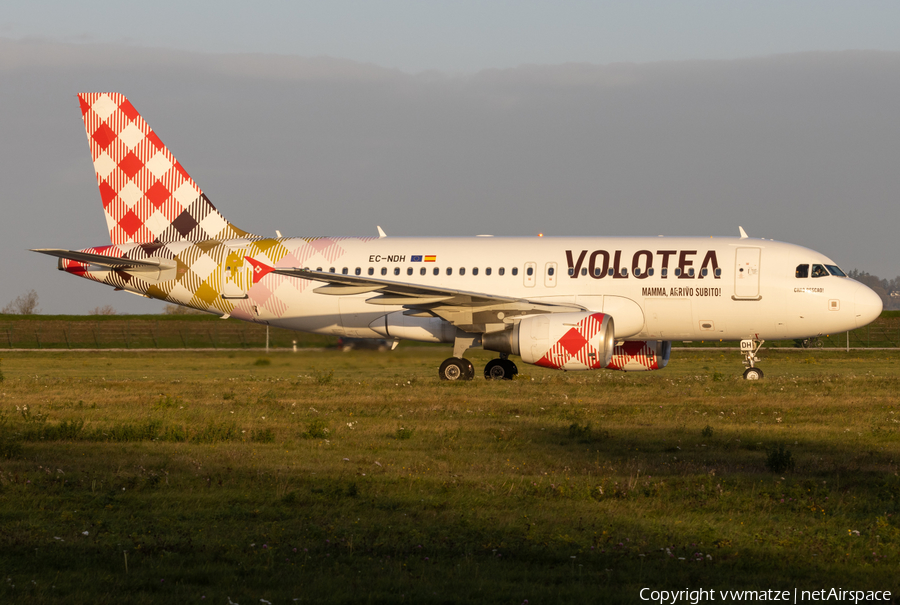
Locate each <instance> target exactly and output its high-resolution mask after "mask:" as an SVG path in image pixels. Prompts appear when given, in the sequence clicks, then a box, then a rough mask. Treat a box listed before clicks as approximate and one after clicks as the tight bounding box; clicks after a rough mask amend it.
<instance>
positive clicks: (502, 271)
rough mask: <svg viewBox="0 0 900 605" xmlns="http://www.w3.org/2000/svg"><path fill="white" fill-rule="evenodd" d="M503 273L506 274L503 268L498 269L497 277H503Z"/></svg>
mask: <svg viewBox="0 0 900 605" xmlns="http://www.w3.org/2000/svg"><path fill="white" fill-rule="evenodd" d="M504 273H506V269H504V268H503V267H500V268H499V269H497V274H498V275H503V274H504Z"/></svg>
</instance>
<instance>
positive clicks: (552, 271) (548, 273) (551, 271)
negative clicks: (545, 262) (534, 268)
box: [547, 267, 555, 277]
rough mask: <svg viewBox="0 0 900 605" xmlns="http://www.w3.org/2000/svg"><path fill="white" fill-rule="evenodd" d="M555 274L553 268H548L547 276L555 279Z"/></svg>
mask: <svg viewBox="0 0 900 605" xmlns="http://www.w3.org/2000/svg"><path fill="white" fill-rule="evenodd" d="M554 273H555V271H554V270H553V267H547V275H549V276H550V277H553V274H554Z"/></svg>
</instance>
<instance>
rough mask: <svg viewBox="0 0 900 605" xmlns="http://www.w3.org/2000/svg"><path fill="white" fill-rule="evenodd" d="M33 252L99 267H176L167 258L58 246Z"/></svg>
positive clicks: (37, 249) (157, 268) (36, 249)
mask: <svg viewBox="0 0 900 605" xmlns="http://www.w3.org/2000/svg"><path fill="white" fill-rule="evenodd" d="M31 251H32V252H40V253H41V254H48V255H50V256H56V257H58V258H64V259H68V260H74V261H78V262H80V263H88V264H91V265H97V266H99V267H108V268H110V269H124V270H128V269H156V270H159V269H171V268H174V267H175V263H174V262H173V261H170V260H168V259H165V258H145V259H143V260H136V259H131V258H116V257H114V256H104V255H103V254H92V253H90V252H78V251H76V250H61V249H57V248H35V249H33V250H31Z"/></svg>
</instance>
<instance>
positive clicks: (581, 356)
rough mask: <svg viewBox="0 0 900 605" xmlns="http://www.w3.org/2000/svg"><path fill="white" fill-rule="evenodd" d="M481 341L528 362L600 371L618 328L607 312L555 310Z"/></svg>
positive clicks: (523, 321)
mask: <svg viewBox="0 0 900 605" xmlns="http://www.w3.org/2000/svg"><path fill="white" fill-rule="evenodd" d="M481 342H482V346H483V347H484V348H485V349H486V350H488V351H497V352H500V353H507V354H512V355H519V356H520V357H521V358H522V361H524V362H525V363H532V364H534V365H538V366H542V367H545V368H555V369H559V370H596V369H599V368H605V367H606V366H607V365H608V364H609V362H610V359H611V358H612V354H613V348H615V327H614V324H613V318H612V316H610V315H606V314H605V313H551V314H548V315H535V316H532V317H526V318H525V319H523V320H522V321H520V322H518V323H517V324H515V326H513V328H512V329H511V330H503V331H501V332H489V333H487V334H484V335H483V336H482V340H481Z"/></svg>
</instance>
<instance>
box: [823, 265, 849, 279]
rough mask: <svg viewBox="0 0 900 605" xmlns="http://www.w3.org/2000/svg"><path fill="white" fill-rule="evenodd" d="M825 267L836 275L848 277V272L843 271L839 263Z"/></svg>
mask: <svg viewBox="0 0 900 605" xmlns="http://www.w3.org/2000/svg"><path fill="white" fill-rule="evenodd" d="M825 268H826V269H828V272H829V273H831V274H832V275H834V276H836V277H847V274H846V273H844V272H843V271H841V268H840V267H838V266H837V265H825Z"/></svg>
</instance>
